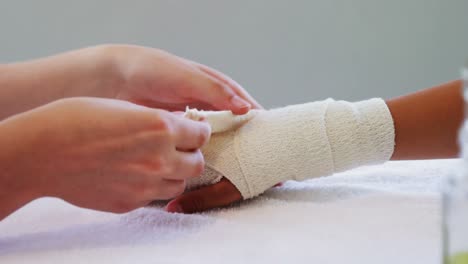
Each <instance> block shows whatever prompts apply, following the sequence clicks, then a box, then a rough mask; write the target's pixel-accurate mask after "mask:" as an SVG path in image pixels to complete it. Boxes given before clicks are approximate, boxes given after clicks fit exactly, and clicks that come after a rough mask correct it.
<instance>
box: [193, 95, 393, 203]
mask: <svg viewBox="0 0 468 264" xmlns="http://www.w3.org/2000/svg"><path fill="white" fill-rule="evenodd" d="M216 114H218V115H219V113H216V112H214V113H212V112H206V113H202V115H203V116H204V117H205V118H206V119H207V120H208V122H210V115H216ZM187 116H189V117H190V114H187ZM191 118H195V117H193V116H192V117H191ZM215 120H217V121H216V122H218V121H220V120H221V121H223V120H224V121H226V122H227V123H228V124H232V122H234V123H235V124H234V125H226V124H224V125H226V128H227V131H224V132H219V133H215V134H213V135H212V137H211V140H210V142H209V144H208V145H207V146H205V147H204V148H203V150H202V151H203V154H204V156H205V161H206V170H205V172H204V174H203V175H202V177H201V178H199V179H195V180H193V181H191V182H189V184H188V186H189V187H192V188H193V187H196V186H200V185H205V184H209V183H214V182H217V181H219V179H220V178H221V177H222V176H224V177H225V178H227V179H228V180H229V181H230V182H232V184H234V185H235V186H236V188H237V189H238V190H239V192H240V193H241V195H242V197H243V198H244V199H248V198H252V197H254V196H257V195H259V194H261V193H263V192H264V191H265V190H267V189H269V188H270V187H272V186H273V185H275V184H276V183H278V182H283V181H286V180H297V181H301V180H304V179H308V178H313V177H320V176H327V175H331V174H333V173H336V172H340V171H344V170H347V169H351V168H355V167H358V166H362V165H370V164H378V163H383V162H385V161H387V160H389V159H390V157H391V155H392V153H393V147H394V138H395V135H394V127H393V120H392V116H391V114H390V111H389V110H388V108H387V105H386V104H385V102H384V101H383V100H382V99H371V100H367V101H362V102H357V103H350V102H345V101H335V100H332V99H328V100H325V101H319V102H313V103H307V104H301V105H293V106H288V107H284V108H278V109H273V110H268V111H265V110H254V111H253V112H252V113H250V114H249V116H248V117H246V118H243V117H242V116H240V117H237V119H235V120H234V121H232V120H233V119H231V118H221V119H215ZM229 120H231V121H229ZM235 121H239V122H235ZM216 122H215V123H212V126H214V125H216V126H219V125H220V124H219V123H216ZM243 123H244V124H243Z"/></svg>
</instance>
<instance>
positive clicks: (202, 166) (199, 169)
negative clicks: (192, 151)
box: [191, 153, 205, 177]
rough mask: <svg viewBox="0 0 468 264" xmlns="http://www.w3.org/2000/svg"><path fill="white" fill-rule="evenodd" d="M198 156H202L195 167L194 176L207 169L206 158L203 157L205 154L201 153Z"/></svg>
mask: <svg viewBox="0 0 468 264" xmlns="http://www.w3.org/2000/svg"><path fill="white" fill-rule="evenodd" d="M198 156H200V158H198V160H197V162H196V163H195V165H194V167H193V175H191V176H193V177H198V176H200V175H201V174H202V173H203V171H204V170H205V160H204V159H203V155H202V154H201V153H199V154H198Z"/></svg>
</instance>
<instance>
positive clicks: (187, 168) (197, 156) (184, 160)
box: [163, 149, 205, 180]
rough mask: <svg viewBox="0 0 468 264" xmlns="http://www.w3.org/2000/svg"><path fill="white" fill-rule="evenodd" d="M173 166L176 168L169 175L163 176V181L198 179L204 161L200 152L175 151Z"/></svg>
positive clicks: (203, 166)
mask: <svg viewBox="0 0 468 264" xmlns="http://www.w3.org/2000/svg"><path fill="white" fill-rule="evenodd" d="M172 162H173V166H174V167H175V168H176V169H175V171H173V172H172V173H171V174H168V175H164V176H163V178H165V179H172V180H184V179H189V178H193V177H198V176H200V175H201V174H202V172H203V170H204V168H205V160H204V158H203V154H202V153H201V151H200V150H199V149H198V150H195V151H191V152H182V151H176V153H175V154H174V157H173V160H172Z"/></svg>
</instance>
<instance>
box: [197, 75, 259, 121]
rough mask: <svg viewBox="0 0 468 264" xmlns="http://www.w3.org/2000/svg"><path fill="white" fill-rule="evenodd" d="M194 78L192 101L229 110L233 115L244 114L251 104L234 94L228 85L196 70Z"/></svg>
mask: <svg viewBox="0 0 468 264" xmlns="http://www.w3.org/2000/svg"><path fill="white" fill-rule="evenodd" d="M194 74H196V76H197V77H196V78H192V80H194V83H193V85H194V86H195V87H191V88H192V89H191V91H192V92H191V95H192V98H193V99H197V100H200V101H201V102H204V103H207V104H209V105H212V106H213V107H215V108H216V109H218V110H231V111H232V112H233V113H234V114H237V115H241V114H246V113H247V112H248V111H249V110H250V108H251V104H250V103H249V102H247V101H246V100H244V99H243V98H241V97H240V96H238V95H237V94H236V92H235V91H234V90H233V89H232V88H231V87H229V86H228V85H226V84H224V83H222V82H220V81H219V80H217V79H215V78H213V77H211V76H209V75H208V74H206V73H204V72H202V71H200V70H196V71H195V73H194Z"/></svg>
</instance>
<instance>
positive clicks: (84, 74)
mask: <svg viewBox="0 0 468 264" xmlns="http://www.w3.org/2000/svg"><path fill="white" fill-rule="evenodd" d="M102 53H103V48H102V47H97V48H88V49H82V50H78V51H72V52H67V53H63V54H59V55H55V56H51V57H47V58H43V59H37V60H33V61H27V62H20V63H12V64H5V65H0V106H1V107H0V120H2V119H5V118H7V117H9V116H11V115H14V114H18V113H21V112H25V111H28V110H31V109H33V108H35V107H38V106H40V105H44V104H47V103H49V102H52V101H55V100H57V99H60V98H66V97H73V96H94V97H110V95H112V93H113V91H112V90H111V87H112V82H113V81H114V80H115V78H113V77H112V76H111V72H110V70H105V69H107V68H109V65H106V62H105V60H103V59H100V57H102V56H101V55H99V54H102Z"/></svg>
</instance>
